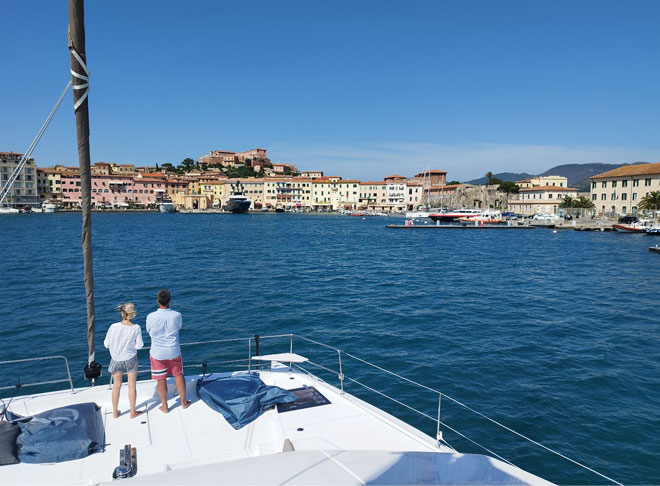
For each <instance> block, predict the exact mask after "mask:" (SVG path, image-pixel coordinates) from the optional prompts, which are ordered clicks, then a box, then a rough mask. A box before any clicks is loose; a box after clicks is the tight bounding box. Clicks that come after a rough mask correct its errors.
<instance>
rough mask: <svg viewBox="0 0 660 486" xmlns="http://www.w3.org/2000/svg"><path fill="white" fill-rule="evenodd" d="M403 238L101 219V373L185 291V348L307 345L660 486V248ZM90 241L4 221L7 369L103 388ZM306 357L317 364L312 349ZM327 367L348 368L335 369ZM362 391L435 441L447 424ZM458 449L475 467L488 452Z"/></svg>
mask: <svg viewBox="0 0 660 486" xmlns="http://www.w3.org/2000/svg"><path fill="white" fill-rule="evenodd" d="M391 222H402V220H401V219H396V218H382V217H381V218H367V219H362V218H349V217H342V216H337V215H296V214H290V215H289V214H255V215H220V214H199V215H190V214H188V215H186V214H152V213H135V214H117V213H108V214H94V216H93V231H94V240H93V242H94V258H95V261H94V273H95V279H96V319H97V338H96V343H97V346H99V349H98V351H97V359H98V360H99V361H101V362H102V363H103V364H104V365H105V366H107V363H108V361H109V355H108V353H107V352H106V350H105V349H102V342H103V337H104V336H105V331H106V330H107V328H108V326H109V325H110V324H111V323H113V322H115V321H116V320H118V319H117V318H118V315H117V313H116V312H114V311H113V308H114V307H115V306H116V305H118V304H121V303H122V302H125V301H132V302H134V303H135V304H136V306H137V309H138V316H137V318H136V319H135V321H136V322H137V323H139V324H141V325H144V319H145V317H146V315H147V313H148V312H150V311H152V310H153V309H155V295H156V292H157V291H158V290H159V289H160V288H162V287H167V288H169V289H170V290H171V292H172V295H173V302H172V307H173V308H175V309H177V310H179V311H181V312H182V314H183V317H184V328H183V330H182V332H181V339H182V341H183V342H193V341H207V340H211V339H221V338H226V337H247V336H251V335H254V334H260V335H269V334H281V333H295V334H298V335H303V336H307V337H310V338H312V339H315V340H318V341H321V342H324V343H328V344H331V345H333V346H335V347H338V348H341V349H342V350H345V351H348V352H349V353H352V354H354V355H356V356H358V357H361V358H364V359H366V360H369V361H371V362H373V363H375V364H378V365H380V366H383V367H385V368H388V369H391V370H394V371H397V372H398V373H400V374H402V375H404V376H406V377H409V378H411V379H413V380H417V381H419V382H421V383H424V384H426V385H428V386H430V387H433V388H435V389H438V390H440V391H442V392H443V393H446V394H448V395H450V396H452V397H454V398H456V399H458V400H460V401H462V402H464V403H466V404H468V405H470V406H471V407H473V408H474V409H476V410H478V411H480V412H483V413H485V414H487V415H489V416H490V417H492V418H493V419H496V420H498V421H500V422H502V423H504V424H506V425H507V426H509V427H511V428H513V429H515V430H518V431H519V432H521V433H522V434H525V435H527V436H529V437H531V438H533V439H535V440H537V441H539V442H541V443H543V444H545V445H547V446H549V447H552V448H554V449H557V450H558V451H560V452H563V453H565V454H566V455H568V456H570V457H572V458H574V459H576V460H578V461H580V462H584V463H586V464H587V465H589V466H591V467H593V468H595V469H596V470H599V471H600V472H602V473H604V474H606V475H608V476H610V477H613V478H614V479H616V480H618V481H621V482H623V483H626V484H640V483H644V484H650V483H655V484H658V483H660V460H659V459H658V454H659V453H660V447H659V444H660V441H659V440H658V432H660V319H659V317H658V304H659V300H660V271H658V268H659V267H660V255H658V254H653V253H650V252H649V251H648V247H649V246H651V245H652V244H655V243H656V242H660V239H658V240H656V239H654V238H653V237H649V236H642V235H624V234H613V233H583V232H572V231H566V232H558V233H553V232H552V231H549V230H542V229H537V230H532V231H472V230H468V231H462V230H458V231H454V230H448V231H447V230H445V231H443V230H439V231H438V230H430V231H402V230H390V229H386V228H385V224H387V223H391ZM80 226H81V217H80V214H53V215H47V214H40V215H37V214H35V215H2V216H0V241H1V242H2V248H3V256H2V258H1V259H0V275H1V277H0V279H1V280H0V295H1V296H2V303H3V308H4V311H3V317H2V320H3V321H4V322H3V324H2V325H1V326H0V359H2V360H8V359H17V358H23V357H31V356H44V355H55V354H63V355H65V356H67V357H68V358H69V360H70V362H71V366H72V371H73V373H74V374H75V378H76V382H77V384H78V385H83V384H84V381H83V380H82V379H81V378H80V377H81V375H82V372H81V369H82V367H83V365H84V362H85V360H86V356H87V354H86V330H85V319H86V313H85V294H84V287H83V280H82V251H81V249H80ZM146 337H147V336H146V333H145V338H146ZM146 340H147V341H148V339H146ZM286 350H288V340H287V339H284V340H265V341H264V342H263V343H262V353H263V352H278V351H286ZM296 350H297V351H298V352H300V353H301V354H306V355H309V354H310V353H312V352H313V351H314V350H313V349H312V348H311V347H309V346H307V345H305V344H304V343H303V342H300V343H299V342H298V340H296V343H295V344H294V351H296ZM246 354H247V345H246V344H245V342H242V343H240V344H236V345H233V344H226V345H224V344H223V345H218V344H212V345H198V346H193V347H189V348H186V349H184V361H185V362H186V363H190V364H192V363H199V362H201V361H204V360H206V361H208V362H217V361H222V360H228V359H238V358H239V357H240V358H243V357H245V356H246ZM313 357H314V359H315V361H318V362H319V363H323V364H325V365H326V366H328V367H330V368H332V369H335V367H336V366H337V356H336V354H334V353H332V352H325V351H322V352H320V353H319V354H318V355H317V354H315V355H314V356H313ZM141 360H142V364H143V365H146V364H147V355H146V353H145V354H141ZM343 365H344V373H345V374H346V375H347V376H348V377H351V378H354V379H357V380H360V381H361V382H364V383H365V384H368V385H369V386H374V387H376V388H378V389H379V390H382V391H384V392H385V393H387V394H388V395H396V396H397V398H398V399H400V400H402V401H404V402H405V403H407V404H409V405H411V406H413V407H415V408H417V409H419V410H421V411H424V412H425V413H428V414H429V415H431V416H435V414H436V413H437V395H434V394H433V393H430V392H423V391H420V390H419V389H415V388H413V387H411V386H408V385H405V384H403V383H401V382H397V381H395V380H389V379H383V378H382V376H378V375H377V374H375V373H374V372H373V370H369V369H368V368H366V367H365V366H364V365H362V364H361V363H359V362H357V361H355V360H351V359H350V358H345V359H344V362H343ZM218 366H220V365H218ZM197 371H198V369H194V371H193V369H189V372H190V373H192V372H197ZM17 373H20V375H21V380H22V381H23V382H29V381H34V380H35V379H57V378H61V377H62V376H63V373H62V369H60V368H59V367H58V366H53V365H42V366H41V367H39V368H36V367H24V368H21V369H20V371H11V372H9V371H7V370H6V369H4V370H0V378H2V383H1V385H11V384H14V383H15V381H16V374H17ZM321 373H322V374H323V372H322V371H321ZM324 376H325V377H326V378H327V379H328V381H331V382H333V383H335V384H337V383H338V382H337V379H336V377H333V376H331V375H330V374H325V375H324ZM106 379H107V377H105V378H103V380H106ZM347 389H348V391H351V392H354V393H356V394H358V395H359V396H361V397H363V398H366V399H368V400H369V401H371V402H372V403H374V404H376V405H378V406H381V407H383V408H385V409H386V410H388V411H390V412H391V413H394V414H395V415H397V416H399V417H401V418H402V419H404V420H406V421H408V422H410V423H412V424H413V425H415V426H417V427H419V428H421V429H422V430H424V431H425V432H427V433H429V434H430V435H435V423H434V422H433V421H431V420H428V419H425V418H423V417H421V416H418V415H416V414H415V413H414V412H412V411H410V410H408V409H405V408H402V407H400V406H398V405H396V404H395V403H392V402H389V401H388V400H386V399H385V398H383V397H380V396H378V395H375V394H372V393H370V392H367V391H362V390H361V389H360V388H359V387H358V386H357V385H354V384H350V383H349V384H348V385H347ZM27 391H29V389H24V392H27ZM11 393H12V392H11V391H4V392H2V396H5V397H6V396H9V395H10V394H11ZM442 418H443V421H445V422H446V423H447V424H448V425H449V426H451V427H453V428H455V429H457V430H459V431H460V432H462V433H464V434H465V435H467V436H468V437H470V438H472V439H474V440H476V441H477V442H479V443H481V444H483V445H484V446H486V447H488V448H490V449H491V450H492V451H494V452H496V453H498V454H500V455H501V456H503V457H505V458H507V459H509V460H511V461H512V462H513V463H515V464H516V465H519V466H521V467H523V468H525V469H528V470H529V471H531V472H533V473H535V474H538V475H540V476H542V477H545V478H546V479H549V480H552V481H556V482H559V483H563V484H605V483H606V481H605V480H603V479H602V478H599V477H597V476H594V475H592V474H591V473H588V472H584V471H581V470H580V469H579V468H577V467H576V466H574V465H572V464H571V463H569V462H567V461H565V460H563V459H561V458H557V457H553V456H552V455H551V454H548V453H546V452H544V451H543V450H540V449H539V448H537V447H535V446H533V445H531V444H529V443H527V442H525V441H523V440H522V439H520V438H519V437H516V436H515V435H513V434H511V433H509V432H507V431H505V430H501V429H499V428H498V427H496V426H494V425H493V424H491V423H489V422H487V421H485V420H484V419H482V418H480V417H479V416H476V415H474V414H471V413H468V412H466V411H464V410H462V409H461V408H460V407H459V406H457V405H455V404H452V403H451V402H450V401H449V400H448V399H444V400H443V402H442ZM443 430H444V437H445V439H446V440H447V441H448V442H449V443H450V444H452V445H453V446H454V447H455V448H457V449H458V450H460V451H463V452H475V453H479V452H483V451H482V450H480V449H479V448H478V447H476V446H475V445H474V444H472V443H470V442H468V441H466V440H465V439H463V438H461V437H459V436H457V435H456V434H454V433H452V432H451V431H449V430H448V429H443Z"/></svg>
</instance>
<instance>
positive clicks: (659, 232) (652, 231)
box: [646, 226, 660, 236]
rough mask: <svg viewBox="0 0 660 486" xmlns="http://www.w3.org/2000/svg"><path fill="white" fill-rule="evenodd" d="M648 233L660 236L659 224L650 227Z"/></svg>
mask: <svg viewBox="0 0 660 486" xmlns="http://www.w3.org/2000/svg"><path fill="white" fill-rule="evenodd" d="M646 234H647V235H649V236H660V228H659V227H657V226H655V227H653V228H649V229H648V231H647V232H646Z"/></svg>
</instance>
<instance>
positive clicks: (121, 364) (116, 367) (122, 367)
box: [108, 354, 138, 373]
mask: <svg viewBox="0 0 660 486" xmlns="http://www.w3.org/2000/svg"><path fill="white" fill-rule="evenodd" d="M137 370H138V357H137V354H136V355H135V356H133V357H132V358H131V359H127V360H126V361H115V360H114V359H111V360H110V366H108V372H109V373H122V372H123V373H134V372H136V371H137Z"/></svg>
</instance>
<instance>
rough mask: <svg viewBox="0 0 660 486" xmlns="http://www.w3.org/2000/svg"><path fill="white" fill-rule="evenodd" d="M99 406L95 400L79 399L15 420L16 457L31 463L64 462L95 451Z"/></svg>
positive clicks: (97, 437) (98, 437) (101, 433)
mask: <svg viewBox="0 0 660 486" xmlns="http://www.w3.org/2000/svg"><path fill="white" fill-rule="evenodd" d="M98 410H99V407H98V406H97V405H96V404H95V403H91V402H88V403H78V404H75V405H69V406H67V407H59V408H54V409H52V410H46V411H45V412H42V413H39V414H36V415H33V416H32V418H31V419H30V420H28V421H18V422H17V424H18V426H19V427H20V428H21V433H20V434H19V436H18V439H17V441H16V442H17V444H18V459H19V460H20V461H21V462H29V463H34V464H39V463H44V462H63V461H71V460H73V459H80V458H82V457H87V456H88V455H90V454H93V453H94V452H97V451H98V449H99V444H100V443H101V439H102V437H103V431H102V430H101V431H99V430H98V419H97V416H98Z"/></svg>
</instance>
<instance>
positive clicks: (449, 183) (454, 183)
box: [447, 181, 460, 186]
mask: <svg viewBox="0 0 660 486" xmlns="http://www.w3.org/2000/svg"><path fill="white" fill-rule="evenodd" d="M456 184H460V182H459V181H449V182H447V185H448V186H454V185H456Z"/></svg>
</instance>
